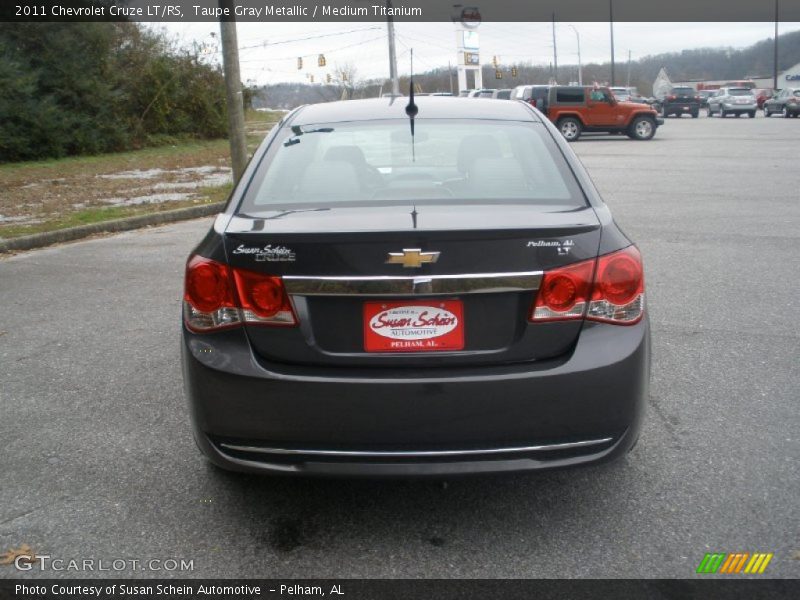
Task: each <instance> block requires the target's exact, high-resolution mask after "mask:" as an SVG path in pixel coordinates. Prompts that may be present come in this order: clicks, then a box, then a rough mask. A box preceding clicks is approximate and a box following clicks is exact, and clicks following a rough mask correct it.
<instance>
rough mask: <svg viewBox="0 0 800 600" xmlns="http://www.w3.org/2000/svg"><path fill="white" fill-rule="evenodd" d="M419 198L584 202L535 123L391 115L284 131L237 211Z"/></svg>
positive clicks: (569, 204) (578, 204) (568, 206)
mask: <svg viewBox="0 0 800 600" xmlns="http://www.w3.org/2000/svg"><path fill="white" fill-rule="evenodd" d="M419 201H436V202H437V203H442V202H443V201H444V202H445V203H454V204H460V203H482V204H485V203H494V202H498V203H499V202H509V201H512V202H515V203H518V202H522V203H526V204H527V203H532V204H549V205H554V206H560V207H564V208H565V209H572V208H578V207H584V206H586V200H585V198H584V196H583V195H582V193H581V190H580V188H579V187H578V186H577V183H576V182H575V178H574V175H573V174H572V172H571V170H570V169H569V166H568V165H567V163H566V160H565V159H564V157H563V156H562V155H561V153H560V152H559V150H558V147H557V146H556V144H555V142H554V141H553V139H552V137H551V136H550V134H549V133H548V131H547V130H546V129H545V127H544V125H543V124H541V123H527V122H519V121H493V120H458V119H441V120H439V119H430V120H427V119H417V120H416V122H415V136H414V141H413V143H412V137H411V132H410V123H409V121H407V120H399V119H394V120H386V121H369V122H365V121H361V122H350V123H332V124H319V125H305V126H302V127H299V126H295V127H294V128H285V130H284V131H282V132H281V133H280V134H279V135H278V137H277V138H276V139H275V140H274V141H273V142H272V144H271V146H270V148H269V150H268V151H267V153H266V154H265V156H264V158H263V159H262V160H261V164H260V165H259V167H258V169H257V171H256V174H255V176H254V178H253V181H252V183H251V185H250V186H248V191H247V194H246V196H245V199H244V201H243V203H242V204H241V206H240V208H239V212H240V213H245V214H250V213H253V212H258V211H263V210H274V209H278V208H281V209H282V208H290V207H294V208H297V207H298V206H300V207H305V208H310V207H320V206H332V205H342V204H352V205H373V204H380V203H384V204H397V203H408V202H419Z"/></svg>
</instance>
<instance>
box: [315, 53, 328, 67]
mask: <svg viewBox="0 0 800 600" xmlns="http://www.w3.org/2000/svg"><path fill="white" fill-rule="evenodd" d="M326 64H327V61H326V60H325V55H324V54H320V55H319V57H318V58H317V66H318V67H324V66H325V65H326Z"/></svg>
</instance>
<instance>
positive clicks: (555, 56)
mask: <svg viewBox="0 0 800 600" xmlns="http://www.w3.org/2000/svg"><path fill="white" fill-rule="evenodd" d="M553 79H554V80H555V81H556V83H558V50H557V49H556V13H553Z"/></svg>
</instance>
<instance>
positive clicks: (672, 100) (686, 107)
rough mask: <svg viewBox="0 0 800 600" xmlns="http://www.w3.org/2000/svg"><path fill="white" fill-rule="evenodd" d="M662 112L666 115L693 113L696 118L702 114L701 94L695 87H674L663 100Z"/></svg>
mask: <svg viewBox="0 0 800 600" xmlns="http://www.w3.org/2000/svg"><path fill="white" fill-rule="evenodd" d="M661 114H662V115H664V116H665V117H668V116H670V115H675V116H676V117H680V116H681V115H692V118H693V119H696V118H697V117H699V116H700V96H698V95H697V91H696V90H695V89H694V88H693V87H689V86H676V87H673V88H672V89H670V91H669V93H668V94H667V95H666V96H664V99H663V100H662V101H661Z"/></svg>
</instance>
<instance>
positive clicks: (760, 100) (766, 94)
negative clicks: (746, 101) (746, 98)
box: [753, 88, 773, 108]
mask: <svg viewBox="0 0 800 600" xmlns="http://www.w3.org/2000/svg"><path fill="white" fill-rule="evenodd" d="M753 95H754V96H755V97H756V104H758V108H764V102H766V101H767V100H769V99H770V98H772V96H773V93H772V90H769V89H766V88H755V89H753Z"/></svg>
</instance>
